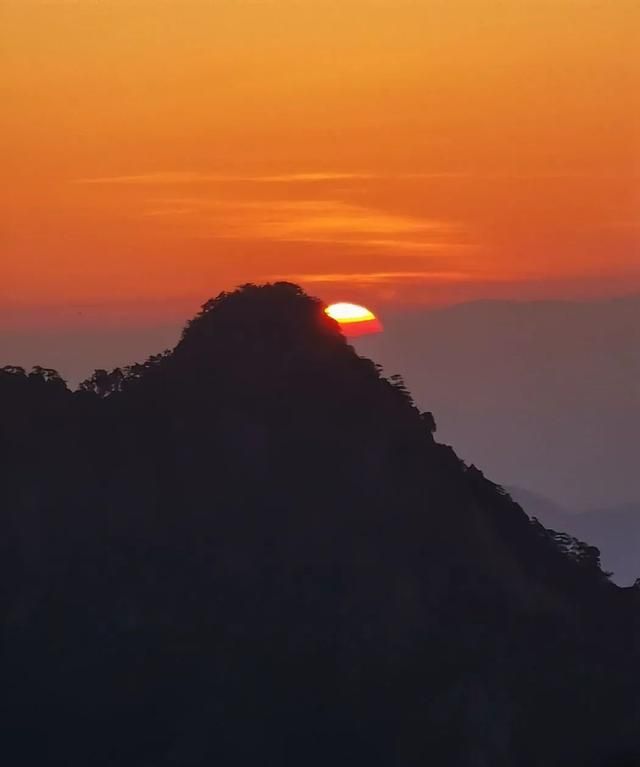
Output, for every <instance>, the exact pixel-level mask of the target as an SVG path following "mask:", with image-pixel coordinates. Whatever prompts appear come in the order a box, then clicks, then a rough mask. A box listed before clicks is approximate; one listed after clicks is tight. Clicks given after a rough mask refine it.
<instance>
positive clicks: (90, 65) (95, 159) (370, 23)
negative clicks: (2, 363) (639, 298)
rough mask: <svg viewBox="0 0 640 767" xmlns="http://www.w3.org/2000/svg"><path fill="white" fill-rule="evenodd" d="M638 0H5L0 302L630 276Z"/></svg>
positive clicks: (53, 311) (472, 293)
mask: <svg viewBox="0 0 640 767" xmlns="http://www.w3.org/2000/svg"><path fill="white" fill-rule="evenodd" d="M639 23H640V6H639V5H638V4H637V3H636V2H630V0H618V1H617V2H615V3H613V2H612V3H595V2H587V0H554V2H541V1H540V0H506V1H505V2H498V1H497V0H496V1H495V2H482V3H480V2H477V0H459V2H456V3H450V2H444V0H433V1H432V0H429V1H427V0H412V1H411V2H409V1H408V0H313V1H312V0H305V1H304V2H303V1H301V0H264V2H243V1H240V0H216V2H202V0H163V2H153V3H152V2H149V0H100V1H99V2H96V0H74V1H73V2H70V1H69V0H46V2H44V1H43V0H4V2H2V9H1V10H0V49H1V50H2V66H1V67H0V87H1V88H2V93H3V106H4V110H3V111H4V115H5V120H4V123H3V137H4V141H3V143H2V148H1V149H0V154H1V156H0V160H1V161H2V169H3V180H4V184H3V188H2V191H1V192H0V205H2V210H3V223H2V232H1V237H0V248H1V249H2V252H1V253H0V322H1V323H11V324H13V325H15V326H18V327H24V326H27V325H28V326H34V325H35V326H43V327H45V326H46V327H50V326H51V325H52V324H54V325H55V324H56V323H58V324H60V323H66V324H71V325H74V324H81V323H88V322H92V323H94V324H97V325H100V326H103V325H104V324H108V323H112V322H125V323H134V324H144V323H151V324H154V323H155V324H157V323H163V322H167V321H174V318H176V317H186V316H188V315H189V314H190V313H191V312H193V311H195V310H196V309H197V307H198V306H199V305H200V303H201V302H202V301H203V300H205V299H206V298H208V297H209V296H211V295H215V294H216V293H217V292H218V291H220V290H223V289H228V288H230V287H232V286H233V285H237V284H241V283H243V282H247V281H255V282H263V281H270V280H279V279H285V280H291V281H295V282H297V283H299V284H301V285H302V286H303V287H304V288H306V289H308V290H310V291H311V292H312V293H313V294H314V295H317V296H320V297H321V298H322V299H323V300H325V301H337V300H339V298H340V297H341V296H344V295H349V296H350V297H352V298H353V299H354V300H355V301H361V302H363V303H365V304H366V303H368V302H370V301H373V302H374V303H375V304H376V305H378V306H381V305H393V306H394V307H395V308H398V307H403V306H409V305H413V306H415V305H441V304H448V303H453V302H457V301H463V300H469V299H478V298H491V297H502V298H544V297H581V296H596V295H598V296H599V295H615V294H619V293H621V292H622V293H626V292H629V291H634V290H638V289H640V258H639V256H638V254H639V252H640V220H639V219H638V210H639V202H640V196H639V195H640V191H639V185H638V169H639V167H640V161H639V160H640V148H639V145H638V136H640V106H639V105H640V102H639V99H638V93H639V91H638V88H637V83H638V81H640V57H638V55H637V33H636V30H637V28H638V24H639Z"/></svg>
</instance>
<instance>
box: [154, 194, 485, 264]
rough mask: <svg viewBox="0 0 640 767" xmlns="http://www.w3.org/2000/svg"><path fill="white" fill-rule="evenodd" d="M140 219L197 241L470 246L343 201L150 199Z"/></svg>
mask: <svg viewBox="0 0 640 767" xmlns="http://www.w3.org/2000/svg"><path fill="white" fill-rule="evenodd" d="M152 205H153V207H151V208H149V209H148V210H147V211H145V213H144V214H143V215H145V216H153V217H162V216H165V217H167V218H170V219H174V220H184V221H185V226H188V227H189V228H190V230H191V231H192V232H195V234H196V236H198V237H208V238H211V239H234V240H235V239H240V240H263V241H271V242H274V241H275V242H283V243H284V242H292V243H296V242H297V243H313V244H326V245H342V246H349V247H358V248H363V247H366V248H369V249H376V250H390V251H393V250H395V251H400V250H401V251H403V252H406V253H415V254H419V253H420V252H421V251H422V252H424V251H427V250H434V249H443V248H450V247H455V246H460V247H470V244H469V243H467V242H464V240H465V236H466V233H465V230H464V227H462V226H461V225H460V224H458V223H456V222H451V221H443V220H438V219H427V218H419V217H415V216H409V215H401V214H396V213H390V212H387V211H384V210H378V209H374V208H369V207H367V206H364V205H356V204H354V203H348V202H345V201H343V200H275V201H274V200H270V201H257V200H239V201H232V200H218V199H213V200H211V199H202V198H170V199H167V200H164V201H159V200H154V201H153V202H152Z"/></svg>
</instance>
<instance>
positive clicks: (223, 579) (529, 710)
mask: <svg viewBox="0 0 640 767" xmlns="http://www.w3.org/2000/svg"><path fill="white" fill-rule="evenodd" d="M7 361H8V362H9V361H10V360H7ZM454 372H455V371H454ZM505 417H506V416H505ZM436 419H437V412H436ZM435 428H436V423H435V421H434V417H433V415H432V414H431V412H429V411H421V410H420V409H419V408H418V407H416V405H415V404H414V402H413V400H412V397H411V395H410V393H409V391H408V389H407V387H406V385H405V383H404V382H403V380H402V379H401V378H392V379H387V378H385V377H384V376H383V375H382V373H381V370H380V367H379V366H378V365H376V364H375V363H374V362H372V361H370V360H369V359H366V358H363V357H359V356H358V355H357V354H356V353H355V351H354V350H353V348H352V347H351V346H349V345H348V344H347V342H346V340H345V339H344V337H343V336H342V334H341V332H340V330H339V328H338V326H337V325H336V323H335V322H333V321H332V320H330V319H329V318H328V317H327V316H326V315H325V314H324V311H323V306H322V304H321V303H320V302H319V301H317V300H314V299H312V298H310V297H309V296H307V295H306V294H305V293H304V292H303V291H302V290H301V289H300V288H298V287H297V286H295V285H291V284H287V283H277V284H275V285H267V286H251V285H250V286H245V287H244V288H242V289H240V290H238V291H234V292H233V293H224V294H221V295H220V296H218V297H217V298H215V299H212V300H211V301H209V302H207V303H206V304H205V305H204V307H203V308H202V311H201V312H200V313H199V314H198V315H197V316H196V317H195V318H194V319H193V320H192V321H191V322H189V323H188V324H187V326H186V328H185V330H184V332H183V334H182V336H181V338H180V340H179V342H178V343H177V345H176V346H175V348H173V349H171V350H169V351H166V352H162V353H160V354H158V355H156V356H153V357H150V358H149V359H148V360H147V361H146V362H144V363H141V364H134V365H130V366H128V367H127V368H116V369H108V368H106V367H105V368H103V369H98V370H96V371H95V373H94V374H93V375H92V376H91V377H89V378H88V379H87V380H86V381H85V382H84V383H83V384H82V385H81V386H80V388H79V389H78V390H77V391H72V390H70V389H69V388H68V387H67V386H66V384H65V383H64V381H63V380H62V379H61V378H60V376H59V375H58V374H57V373H56V371H55V370H51V369H47V368H44V367H41V368H36V369H34V370H31V371H27V370H23V369H20V368H19V367H16V366H13V367H6V368H4V369H2V370H0V487H1V488H2V496H1V499H0V632H1V633H0V639H1V643H0V647H1V652H0V679H1V680H2V684H1V685H0V709H1V711H2V725H1V729H2V738H1V743H2V758H3V761H4V762H5V763H6V764H8V765H11V767H22V766H23V765H24V767H32V765H49V764H60V765H64V766H65V767H86V765H91V766H92V767H114V766H115V765H117V766H118V767H171V766H173V765H180V767H211V766H212V765H221V766H224V767H227V766H229V767H230V766H231V765H236V766H238V767H254V766H255V765H273V767H300V766H301V765H304V767H326V766H327V765H335V766H336V767H352V766H353V765H354V764H355V765H367V767H424V765H437V766H438V767H515V765H518V766H522V767H525V766H526V767H623V765H624V766H625V767H630V766H632V765H637V764H638V763H639V760H640V700H639V698H638V683H639V681H640V589H638V588H619V587H618V586H616V585H615V584H613V583H611V581H610V580H609V579H608V578H607V576H606V574H605V573H603V571H602V569H601V567H600V560H599V553H598V551H597V549H596V548H594V547H593V546H591V545H589V544H590V543H591V541H589V540H588V539H587V541H586V542H583V541H581V540H577V539H576V538H574V537H572V536H571V535H566V534H561V533H560V532H558V533H553V532H550V531H549V530H547V529H546V528H545V527H544V526H542V525H541V524H539V523H536V522H533V521H531V520H530V519H529V518H528V517H527V515H526V514H525V513H524V512H523V510H522V509H521V508H520V506H519V505H518V504H517V503H515V502H514V501H513V500H512V499H511V498H510V496H509V495H508V493H507V492H506V491H505V490H504V489H502V488H501V487H500V486H499V485H497V484H495V483H494V482H491V481H490V480H489V479H487V478H486V477H485V476H484V474H483V472H482V471H480V470H479V469H478V468H476V467H475V466H473V465H469V464H467V463H465V462H463V461H462V460H460V458H459V457H458V456H457V455H456V453H455V452H454V451H453V449H452V448H451V447H448V446H447V445H444V444H440V443H439V442H437V441H436V439H435V437H434V431H435ZM483 436H484V439H485V440H487V441H492V442H495V441H496V435H495V434H494V433H492V432H491V431H489V432H487V433H485V434H484V435H483ZM534 500H535V499H534ZM525 505H527V506H528V507H529V511H530V513H531V511H532V509H533V506H534V504H533V502H529V501H527V500H526V499H525ZM585 537H586V536H585Z"/></svg>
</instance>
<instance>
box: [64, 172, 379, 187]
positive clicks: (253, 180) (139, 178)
mask: <svg viewBox="0 0 640 767" xmlns="http://www.w3.org/2000/svg"><path fill="white" fill-rule="evenodd" d="M372 178H379V176H377V175H375V174H370V173H341V172H335V173H334V172H311V173H280V174H274V175H246V176H243V175H228V174H223V173H195V172H190V171H180V172H159V173H141V174H138V175H132V176H102V177H98V178H80V179H75V181H74V183H76V184H98V185H99V184H114V185H118V184H122V185H127V184H132V185H136V184H140V185H149V186H154V185H158V186H162V185H169V186H170V185H179V184H211V183H234V182H237V183H250V184H288V183H306V184H309V183H318V182H323V181H351V180H358V179H372Z"/></svg>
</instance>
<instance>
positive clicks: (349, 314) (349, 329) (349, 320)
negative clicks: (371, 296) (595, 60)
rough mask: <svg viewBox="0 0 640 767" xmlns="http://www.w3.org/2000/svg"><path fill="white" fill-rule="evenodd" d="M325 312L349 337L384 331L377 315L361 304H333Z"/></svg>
mask: <svg viewBox="0 0 640 767" xmlns="http://www.w3.org/2000/svg"><path fill="white" fill-rule="evenodd" d="M325 312H326V314H327V315H328V316H329V317H331V319H333V320H335V321H336V322H337V323H338V324H339V325H340V326H341V327H342V330H343V332H344V334H345V335H347V336H362V335H366V334H368V333H380V332H381V331H382V324H381V322H380V320H378V318H377V317H376V316H375V314H373V312H371V311H369V309H367V308H366V307H364V306H360V305H359V304H350V303H345V302H341V303H337V304H331V305H330V306H328V307H327V308H326V309H325Z"/></svg>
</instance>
